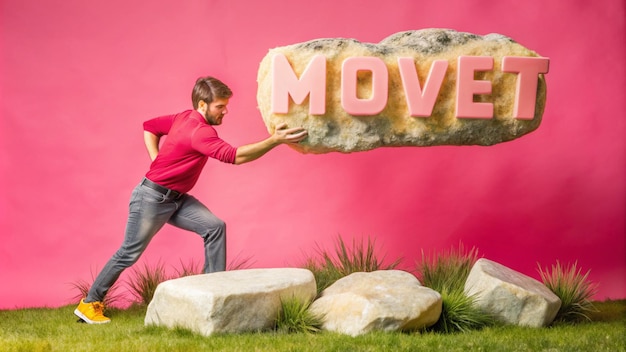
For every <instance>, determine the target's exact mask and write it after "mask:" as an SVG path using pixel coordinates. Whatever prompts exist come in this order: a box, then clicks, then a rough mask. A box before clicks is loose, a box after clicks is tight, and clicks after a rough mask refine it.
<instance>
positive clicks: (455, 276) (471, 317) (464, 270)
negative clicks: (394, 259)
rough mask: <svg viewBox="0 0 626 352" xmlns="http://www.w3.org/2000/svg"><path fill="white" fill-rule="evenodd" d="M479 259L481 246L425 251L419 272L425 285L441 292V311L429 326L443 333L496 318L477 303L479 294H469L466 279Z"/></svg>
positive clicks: (490, 321)
mask: <svg viewBox="0 0 626 352" xmlns="http://www.w3.org/2000/svg"><path fill="white" fill-rule="evenodd" d="M477 260H478V250H477V249H476V248H472V249H470V250H469V251H467V250H465V248H464V247H463V245H462V244H459V246H458V248H452V249H450V250H449V251H444V252H441V253H439V254H437V255H431V256H427V255H425V254H424V252H422V261H421V263H418V266H417V271H418V276H419V277H420V279H421V282H422V284H423V285H424V286H426V287H430V288H431V289H433V290H435V291H437V292H439V294H441V299H442V308H441V315H440V316H439V320H438V321H437V322H436V323H435V325H433V326H431V327H430V328H429V330H431V331H436V332H443V333H452V332H467V331H470V330H478V329H481V328H483V327H485V326H488V325H491V324H492V323H493V319H492V318H491V317H490V316H489V315H487V314H485V313H484V312H482V311H481V310H480V309H478V308H477V307H476V304H475V297H474V296H468V295H467V294H465V281H466V280H467V277H468V276H469V273H470V271H471V270H472V266H473V265H474V263H476V261H477Z"/></svg>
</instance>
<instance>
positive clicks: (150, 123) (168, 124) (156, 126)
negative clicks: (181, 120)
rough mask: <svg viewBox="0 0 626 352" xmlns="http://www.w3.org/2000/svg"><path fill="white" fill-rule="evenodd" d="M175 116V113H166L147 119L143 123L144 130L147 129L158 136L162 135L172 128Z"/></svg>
mask: <svg viewBox="0 0 626 352" xmlns="http://www.w3.org/2000/svg"><path fill="white" fill-rule="evenodd" d="M175 116H176V115H166V116H161V117H157V118H154V119H151V120H147V121H145V122H144V123H143V129H144V131H148V132H150V133H152V134H155V135H157V136H158V137H161V136H164V135H166V134H168V133H169V131H170V129H171V128H172V124H173V123H174V117H175Z"/></svg>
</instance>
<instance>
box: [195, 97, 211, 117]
mask: <svg viewBox="0 0 626 352" xmlns="http://www.w3.org/2000/svg"><path fill="white" fill-rule="evenodd" d="M208 108H209V105H208V104H207V103H206V102H205V101H204V100H200V101H199V102H198V108H197V109H196V111H198V112H199V113H201V114H202V115H204V114H205V113H206V112H207V109H208Z"/></svg>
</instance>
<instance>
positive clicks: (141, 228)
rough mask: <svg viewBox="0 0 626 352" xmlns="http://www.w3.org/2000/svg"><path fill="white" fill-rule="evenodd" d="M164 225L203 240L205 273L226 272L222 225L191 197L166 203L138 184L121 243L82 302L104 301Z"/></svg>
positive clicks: (165, 198) (186, 196)
mask: <svg viewBox="0 0 626 352" xmlns="http://www.w3.org/2000/svg"><path fill="white" fill-rule="evenodd" d="M165 223H169V224H171V225H174V226H176V227H179V228H181V229H185V230H188V231H193V232H195V233H197V234H198V235H200V236H201V237H202V238H203V239H204V255H205V258H204V259H205V262H204V272H205V273H211V272H216V271H224V270H225V269H226V224H225V223H224V221H222V220H220V219H219V218H217V217H216V216H215V215H213V213H211V211H210V210H209V209H208V208H207V207H205V206H204V205H203V204H202V203H200V202H199V201H198V200H197V199H196V198H194V197H193V196H190V195H188V194H184V195H182V196H181V197H180V198H178V199H168V198H167V197H166V196H165V195H164V194H162V193H160V192H158V191H156V190H153V189H151V188H149V187H147V186H145V185H142V184H141V183H140V184H139V185H138V186H137V187H135V189H134V190H133V193H132V196H131V200H130V206H129V214H128V222H127V224H126V233H125V235H124V242H123V243H122V246H121V247H120V248H119V249H118V250H117V252H115V254H114V255H113V256H112V257H111V259H109V261H108V262H107V264H106V265H105V266H104V268H103V269H102V271H101V272H100V273H99V274H98V276H97V277H96V279H95V281H94V282H93V284H92V286H91V289H90V290H89V294H88V295H87V298H86V299H85V302H94V301H102V300H104V296H105V295H106V293H107V292H108V291H109V289H110V288H111V286H113V284H114V283H115V281H117V279H118V278H119V276H120V275H121V274H122V272H123V271H124V269H126V268H128V267H130V266H131V265H133V264H134V263H135V262H137V260H138V259H139V257H140V256H141V254H142V253H143V251H144V250H145V249H146V247H148V243H150V240H151V239H152V237H154V235H155V234H156V233H157V232H158V231H159V230H160V229H161V228H162V227H163V225H165Z"/></svg>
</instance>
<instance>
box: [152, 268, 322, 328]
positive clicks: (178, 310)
mask: <svg viewBox="0 0 626 352" xmlns="http://www.w3.org/2000/svg"><path fill="white" fill-rule="evenodd" d="M316 292H317V290H316V285H315V278H314V277H313V273H311V272H310V271H309V270H306V269H296V268H285V269H282V268H279V269H247V270H235V271H225V272H218V273H212V274H203V275H195V276H187V277H183V278H179V279H175V280H169V281H166V282H163V283H161V284H160V285H159V286H158V287H157V289H156V291H155V293H154V297H153V299H152V301H151V302H150V304H149V305H148V310H147V312H146V317H145V324H146V325H159V326H167V327H170V328H173V327H183V328H187V329H190V330H192V331H194V332H197V333H200V334H202V335H205V336H209V335H211V334H214V333H238V332H247V331H260V330H265V329H270V328H272V327H273V326H274V324H275V320H276V317H277V316H278V314H280V312H281V298H282V299H286V298H290V297H296V298H298V299H301V300H303V301H304V300H306V301H311V300H313V299H314V298H315V295H316Z"/></svg>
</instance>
